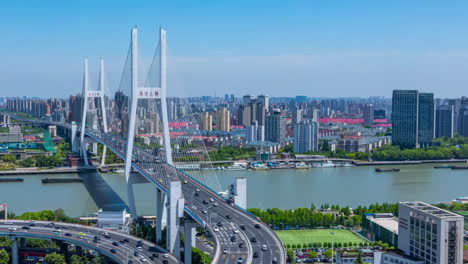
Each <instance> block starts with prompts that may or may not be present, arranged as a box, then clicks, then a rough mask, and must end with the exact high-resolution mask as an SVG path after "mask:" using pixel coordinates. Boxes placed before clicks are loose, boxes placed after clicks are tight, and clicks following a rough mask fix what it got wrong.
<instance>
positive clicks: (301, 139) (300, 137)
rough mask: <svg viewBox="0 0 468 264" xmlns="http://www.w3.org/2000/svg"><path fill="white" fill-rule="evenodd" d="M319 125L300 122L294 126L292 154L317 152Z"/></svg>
mask: <svg viewBox="0 0 468 264" xmlns="http://www.w3.org/2000/svg"><path fill="white" fill-rule="evenodd" d="M318 139H319V124H318V123H317V122H310V121H307V120H306V121H302V122H300V123H298V124H295V125H294V145H293V147H294V152H296V153H303V152H308V151H318Z"/></svg>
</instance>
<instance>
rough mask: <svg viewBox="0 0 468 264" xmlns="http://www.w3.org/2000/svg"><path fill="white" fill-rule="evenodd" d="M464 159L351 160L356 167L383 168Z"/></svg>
mask: <svg viewBox="0 0 468 264" xmlns="http://www.w3.org/2000/svg"><path fill="white" fill-rule="evenodd" d="M466 162H467V160H466V159H449V160H396V161H357V160H353V164H354V165H356V166H383V165H418V164H430V163H466Z"/></svg>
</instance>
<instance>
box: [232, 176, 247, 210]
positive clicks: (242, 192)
mask: <svg viewBox="0 0 468 264" xmlns="http://www.w3.org/2000/svg"><path fill="white" fill-rule="evenodd" d="M229 195H230V196H231V198H233V199H234V203H235V204H236V205H237V206H239V207H241V208H243V209H247V179H246V178H244V177H238V178H236V179H235V180H234V184H233V185H232V190H231V192H230V193H229Z"/></svg>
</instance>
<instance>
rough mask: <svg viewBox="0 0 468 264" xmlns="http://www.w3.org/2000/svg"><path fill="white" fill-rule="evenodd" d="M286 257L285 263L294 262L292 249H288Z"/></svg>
mask: <svg viewBox="0 0 468 264" xmlns="http://www.w3.org/2000/svg"><path fill="white" fill-rule="evenodd" d="M287 255H288V259H287V260H286V261H287V262H289V263H293V262H294V251H293V250H292V249H288V252H287Z"/></svg>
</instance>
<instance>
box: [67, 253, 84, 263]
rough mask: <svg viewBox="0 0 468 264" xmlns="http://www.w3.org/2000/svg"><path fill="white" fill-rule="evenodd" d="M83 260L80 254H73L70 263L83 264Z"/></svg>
mask: <svg viewBox="0 0 468 264" xmlns="http://www.w3.org/2000/svg"><path fill="white" fill-rule="evenodd" d="M82 262H83V261H82V260H81V257H80V256H78V255H73V256H71V258H70V264H81V263H82Z"/></svg>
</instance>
